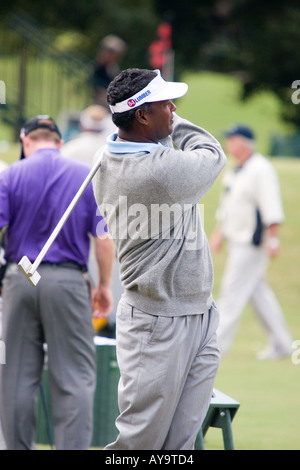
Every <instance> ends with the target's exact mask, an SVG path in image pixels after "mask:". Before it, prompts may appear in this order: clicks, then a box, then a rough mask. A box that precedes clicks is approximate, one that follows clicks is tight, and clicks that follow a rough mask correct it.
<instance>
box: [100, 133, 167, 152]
mask: <svg viewBox="0 0 300 470" xmlns="http://www.w3.org/2000/svg"><path fill="white" fill-rule="evenodd" d="M117 136H118V134H116V133H115V134H111V135H110V136H109V137H108V139H107V144H108V150H109V151H110V152H112V153H138V152H148V153H151V152H153V151H154V150H156V149H157V147H158V146H162V145H163V144H161V143H160V142H159V143H158V144H151V143H147V142H129V141H126V142H124V141H122V140H116V138H117Z"/></svg>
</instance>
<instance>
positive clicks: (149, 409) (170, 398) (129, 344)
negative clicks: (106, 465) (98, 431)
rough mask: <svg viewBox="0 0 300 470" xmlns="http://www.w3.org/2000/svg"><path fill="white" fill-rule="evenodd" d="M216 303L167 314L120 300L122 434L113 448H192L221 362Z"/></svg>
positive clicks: (118, 338)
mask: <svg viewBox="0 0 300 470" xmlns="http://www.w3.org/2000/svg"><path fill="white" fill-rule="evenodd" d="M218 320H219V314H218V311H217V309H216V307H215V305H214V304H213V306H212V307H211V309H210V310H209V311H208V312H206V313H204V314H199V315H190V316H179V317H165V316H159V315H158V316H153V315H148V314H146V313H144V312H141V311H140V310H138V309H137V308H135V307H132V306H129V305H127V304H126V303H124V301H123V300H121V301H120V303H119V307H118V311H117V338H116V340H117V357H118V364H119V368H120V373H121V377H120V382H119V391H118V393H119V408H120V415H119V417H118V418H117V421H116V425H117V427H118V430H119V435H118V437H117V439H116V441H115V442H114V443H111V444H109V445H108V446H106V448H105V449H109V450H133V449H134V450H147V449H150V450H155V449H162V450H171V449H172V450H179V449H186V450H189V449H193V448H194V443H195V439H196V436H197V433H198V432H199V430H200V428H201V425H202V422H203V420H204V418H205V416H206V413H207V410H208V407H209V404H210V400H211V396H212V391H213V384H214V380H215V376H216V373H217V369H218V365H219V350H218V347H217V343H216V328H217V326H218Z"/></svg>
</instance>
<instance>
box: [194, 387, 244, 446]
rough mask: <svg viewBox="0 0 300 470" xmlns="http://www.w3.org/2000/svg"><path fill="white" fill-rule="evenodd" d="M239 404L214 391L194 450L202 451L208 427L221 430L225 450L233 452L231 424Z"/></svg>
mask: <svg viewBox="0 0 300 470" xmlns="http://www.w3.org/2000/svg"><path fill="white" fill-rule="evenodd" d="M239 406H240V404H239V403H238V402H237V401H235V400H234V399H233V398H231V397H229V396H228V395H225V393H222V392H220V391H219V390H216V389H214V391H213V395H212V398H211V402H210V405H209V409H208V412H207V414H206V417H205V419H204V422H203V425H202V428H201V430H200V431H199V433H198V435H197V439H196V444H195V449H197V450H204V437H205V434H206V433H207V431H208V429H209V427H213V428H220V429H222V434H223V442H224V449H225V450H234V442H233V434H232V428H231V422H232V420H233V418H234V416H235V414H236V412H237V410H238V408H239Z"/></svg>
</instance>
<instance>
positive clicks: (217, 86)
mask: <svg viewBox="0 0 300 470" xmlns="http://www.w3.org/2000/svg"><path fill="white" fill-rule="evenodd" d="M185 80H186V81H187V82H188V83H189V86H190V91H189V93H188V95H187V96H186V97H185V98H183V99H182V100H180V101H179V103H178V106H177V112H178V114H180V115H182V116H184V117H187V118H188V119H191V120H193V121H194V122H196V123H197V124H199V125H201V126H203V127H205V128H206V129H207V130H209V131H210V132H212V133H213V134H214V135H216V136H217V137H218V138H220V136H221V132H222V130H223V129H225V128H227V127H228V125H230V124H231V123H232V122H244V123H248V124H250V125H251V126H253V128H254V130H255V132H256V134H257V141H258V149H259V150H260V151H261V152H263V153H265V154H268V151H269V142H270V135H271V133H273V132H280V133H282V132H285V131H286V130H287V128H286V127H285V126H283V124H282V123H281V122H280V119H279V107H278V103H277V102H276V100H275V99H274V98H273V97H272V96H271V95H270V94H268V93H263V94H261V95H260V96H258V97H256V98H255V99H254V100H251V101H250V102H249V103H246V104H244V103H241V102H239V100H238V94H239V85H238V83H237V82H236V81H235V80H234V79H233V78H232V77H223V76H220V75H213V74H201V75H187V76H186V77H185ZM0 140H1V135H0ZM18 154H19V148H18V145H11V147H10V150H9V151H8V152H5V153H2V154H0V158H2V159H4V160H6V161H8V162H11V161H13V160H15V159H17V158H18ZM1 155H2V156H1ZM272 161H273V163H274V165H275V167H276V169H277V171H278V173H279V177H280V181H281V187H282V196H283V202H284V209H285V216H286V220H285V223H284V225H283V226H282V229H281V253H280V256H279V257H278V258H277V259H276V260H274V261H272V262H271V264H270V267H269V271H268V279H269V281H270V284H271V285H272V287H273V288H274V290H275V292H276V294H277V296H278V298H279V300H280V302H281V305H282V307H283V310H284V313H285V316H286V319H287V322H288V324H289V327H290V330H291V333H292V337H293V339H295V340H300V321H299V305H300V282H299V279H300V250H299V240H300V211H299V207H300V187H299V181H300V159H292V158H289V159H287V158H276V159H273V160H272ZM219 195H220V178H219V179H218V181H217V182H216V184H215V186H214V187H213V188H212V189H211V191H210V192H209V193H208V194H207V195H206V196H205V198H204V199H203V200H202V201H201V202H202V203H204V214H205V230H206V233H207V235H208V236H210V234H211V233H212V230H213V227H214V213H215V210H216V207H217V203H218V198H219ZM224 260H225V251H224V250H223V251H222V253H221V254H219V255H218V256H214V266H215V287H214V294H215V297H216V298H217V293H218V288H219V283H220V279H221V274H222V269H223V265H224ZM264 346H265V336H264V333H263V330H262V328H261V327H260V325H259V323H258V321H257V319H256V318H255V316H254V315H253V312H252V310H251V309H250V307H247V309H246V310H245V312H244V315H243V317H242V319H241V323H240V326H239V329H238V332H237V335H236V338H235V341H234V344H233V346H232V349H231V350H230V352H229V354H228V356H227V357H226V358H225V359H223V360H222V362H221V365H220V369H219V373H218V376H217V379H216V384H215V385H216V388H218V389H219V390H221V391H222V392H224V393H226V394H228V395H230V396H231V397H232V398H234V399H235V400H237V401H238V402H240V409H239V410H238V412H237V414H236V416H235V418H234V421H233V437H234V443H235V448H236V449H237V450H254V449H255V450H299V449H300V428H299V423H300V398H299V390H300V364H299V365H295V364H293V363H292V360H291V358H287V359H284V360H281V361H277V362H259V361H257V360H256V359H255V354H256V352H257V351H258V350H260V349H262V348H263V347H264ZM298 357H299V358H300V353H299V356H298ZM205 448H206V449H207V450H215V449H222V448H223V443H222V433H221V430H220V429H212V428H211V429H209V431H208V433H207V435H206V438H205Z"/></svg>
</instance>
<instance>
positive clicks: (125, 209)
mask: <svg viewBox="0 0 300 470" xmlns="http://www.w3.org/2000/svg"><path fill="white" fill-rule="evenodd" d="M187 88H188V87H187V85H186V84H185V83H176V82H175V83H174V82H166V81H165V80H164V79H163V78H162V77H161V75H160V73H159V72H158V71H153V70H143V69H128V70H125V71H123V72H121V73H120V74H119V75H118V76H117V77H116V78H115V79H114V80H113V81H112V82H111V84H110V86H109V88H108V103H109V105H110V109H111V111H112V113H113V117H112V118H113V122H114V124H115V125H116V126H117V128H118V133H117V134H114V135H112V136H110V137H109V139H108V144H107V146H105V147H104V149H102V150H101V151H102V152H103V156H102V165H101V167H100V169H99V170H98V172H97V173H96V175H95V178H94V182H93V184H94V193H95V197H96V201H97V203H98V205H99V206H100V210H101V211H102V210H103V211H104V213H105V217H106V219H105V220H106V221H107V222H108V229H109V232H110V234H111V236H112V237H113V238H114V240H115V244H116V248H117V255H118V259H119V262H120V276H121V281H122V284H123V287H124V293H123V295H122V298H121V300H120V302H119V306H118V311H117V355H118V356H117V357H118V363H119V368H120V373H121V377H120V383H119V408H120V415H119V417H118V419H117V422H116V424H117V427H118V429H119V435H118V437H117V439H116V442H114V443H111V444H109V445H108V446H107V447H106V449H116V450H117V449H123V450H126V449H165V450H167V449H173V450H174V449H193V448H194V442H195V438H196V436H197V433H198V431H199V430H200V427H201V424H202V421H203V419H204V417H205V415H206V412H207V409H208V406H209V403H210V400H211V395H212V389H213V384H214V379H215V375H216V372H217V369H218V364H219V350H218V347H217V343H216V328H217V326H218V317H219V314H218V311H217V308H216V305H215V303H214V301H213V297H212V286H213V267H212V262H211V255H210V250H209V245H208V242H207V238H206V235H205V233H204V230H203V226H202V225H201V221H200V212H199V207H198V202H199V201H200V200H201V198H202V197H203V196H204V194H205V193H206V192H207V191H208V190H209V188H210V187H211V186H212V184H213V183H214V181H215V179H216V178H217V176H218V175H219V173H220V171H221V170H222V168H223V167H224V165H225V162H226V157H225V155H224V152H223V151H222V148H221V146H220V144H219V143H218V142H217V141H216V139H215V138H214V137H212V136H211V135H210V134H209V133H208V132H206V131H205V130H203V129H201V128H200V127H198V126H196V125H194V124H192V123H191V122H189V121H187V120H184V119H181V118H179V117H178V116H177V115H176V114H175V110H176V106H175V105H174V103H173V101H172V100H173V99H175V98H179V97H182V96H183V95H184V94H185V93H186V92H187ZM173 143H174V144H175V146H176V148H174V146H173ZM104 213H103V216H104ZM105 217H104V218H105Z"/></svg>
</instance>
